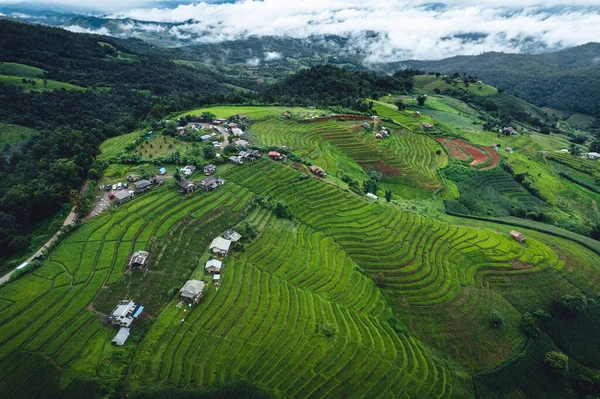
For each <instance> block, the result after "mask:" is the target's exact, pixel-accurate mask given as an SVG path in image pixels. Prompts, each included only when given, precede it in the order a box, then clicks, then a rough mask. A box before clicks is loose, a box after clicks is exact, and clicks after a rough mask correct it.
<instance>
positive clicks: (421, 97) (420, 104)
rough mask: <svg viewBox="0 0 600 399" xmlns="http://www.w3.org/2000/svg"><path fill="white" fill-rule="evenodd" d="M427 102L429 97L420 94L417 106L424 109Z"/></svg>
mask: <svg viewBox="0 0 600 399" xmlns="http://www.w3.org/2000/svg"><path fill="white" fill-rule="evenodd" d="M425 101H427V95H425V94H419V95H418V96H417V104H419V106H420V107H422V106H423V105H425Z"/></svg>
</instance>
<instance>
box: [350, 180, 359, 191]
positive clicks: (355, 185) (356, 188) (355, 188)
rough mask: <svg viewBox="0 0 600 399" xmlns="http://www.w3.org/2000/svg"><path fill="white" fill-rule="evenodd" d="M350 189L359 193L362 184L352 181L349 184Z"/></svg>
mask: <svg viewBox="0 0 600 399" xmlns="http://www.w3.org/2000/svg"><path fill="white" fill-rule="evenodd" d="M348 188H349V189H350V190H352V191H354V192H355V193H358V192H359V191H360V183H359V182H358V180H356V179H352V180H350V181H349V182H348Z"/></svg>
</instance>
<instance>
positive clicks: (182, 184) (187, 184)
mask: <svg viewBox="0 0 600 399" xmlns="http://www.w3.org/2000/svg"><path fill="white" fill-rule="evenodd" d="M178 185H179V191H181V192H182V193H184V194H185V193H191V192H193V191H194V190H196V183H194V182H191V181H187V180H185V179H181V180H180V181H179V183H178Z"/></svg>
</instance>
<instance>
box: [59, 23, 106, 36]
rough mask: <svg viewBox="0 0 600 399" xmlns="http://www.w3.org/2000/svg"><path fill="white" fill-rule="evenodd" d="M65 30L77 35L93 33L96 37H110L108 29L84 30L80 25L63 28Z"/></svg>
mask: <svg viewBox="0 0 600 399" xmlns="http://www.w3.org/2000/svg"><path fill="white" fill-rule="evenodd" d="M63 29H66V30H68V31H71V32H75V33H92V34H95V35H109V34H110V32H109V30H108V29H106V28H99V29H90V28H84V27H82V26H79V25H68V26H63Z"/></svg>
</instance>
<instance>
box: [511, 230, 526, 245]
mask: <svg viewBox="0 0 600 399" xmlns="http://www.w3.org/2000/svg"><path fill="white" fill-rule="evenodd" d="M510 238H512V239H513V240H515V241H517V242H519V243H522V242H523V241H525V235H524V234H523V233H519V232H518V231H516V230H513V231H511V232H510Z"/></svg>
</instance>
